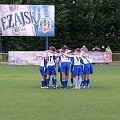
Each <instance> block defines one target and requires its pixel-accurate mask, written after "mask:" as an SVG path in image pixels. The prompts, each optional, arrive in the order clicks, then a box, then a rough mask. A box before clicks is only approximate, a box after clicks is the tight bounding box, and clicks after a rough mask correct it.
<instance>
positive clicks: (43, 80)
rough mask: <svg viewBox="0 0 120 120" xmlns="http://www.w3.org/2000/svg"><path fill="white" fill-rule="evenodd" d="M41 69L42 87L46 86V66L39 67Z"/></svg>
mask: <svg viewBox="0 0 120 120" xmlns="http://www.w3.org/2000/svg"><path fill="white" fill-rule="evenodd" d="M39 71H40V74H41V78H42V79H41V88H44V87H45V74H46V73H45V70H44V67H41V66H40V67H39Z"/></svg>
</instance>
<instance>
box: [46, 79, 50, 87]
mask: <svg viewBox="0 0 120 120" xmlns="http://www.w3.org/2000/svg"><path fill="white" fill-rule="evenodd" d="M49 82H50V78H46V86H47V87H49Z"/></svg>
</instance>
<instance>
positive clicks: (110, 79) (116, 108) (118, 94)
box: [0, 65, 120, 120]
mask: <svg viewBox="0 0 120 120" xmlns="http://www.w3.org/2000/svg"><path fill="white" fill-rule="evenodd" d="M57 77H58V76H57ZM58 82H59V81H58ZM39 83H40V75H39V70H38V66H9V65H0V120H120V65H95V66H94V74H93V75H92V76H91V88H89V89H80V90H72V89H71V88H70V87H69V88H68V89H66V90H60V89H41V88H40V86H39ZM69 84H70V81H69Z"/></svg>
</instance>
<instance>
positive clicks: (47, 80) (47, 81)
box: [46, 66, 51, 88]
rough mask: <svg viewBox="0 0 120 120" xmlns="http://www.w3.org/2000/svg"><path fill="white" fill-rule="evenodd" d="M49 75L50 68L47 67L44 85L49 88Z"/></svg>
mask: <svg viewBox="0 0 120 120" xmlns="http://www.w3.org/2000/svg"><path fill="white" fill-rule="evenodd" d="M50 76H51V68H50V67H49V66H48V67H47V77H46V86H47V88H49V82H50Z"/></svg>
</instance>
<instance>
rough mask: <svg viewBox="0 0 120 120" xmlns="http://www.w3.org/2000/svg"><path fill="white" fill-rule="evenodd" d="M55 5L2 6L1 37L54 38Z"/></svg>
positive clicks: (0, 6)
mask: <svg viewBox="0 0 120 120" xmlns="http://www.w3.org/2000/svg"><path fill="white" fill-rule="evenodd" d="M54 17H55V7H54V5H2V4H0V36H54V35H55V30H54V28H55V26H54Z"/></svg>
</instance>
